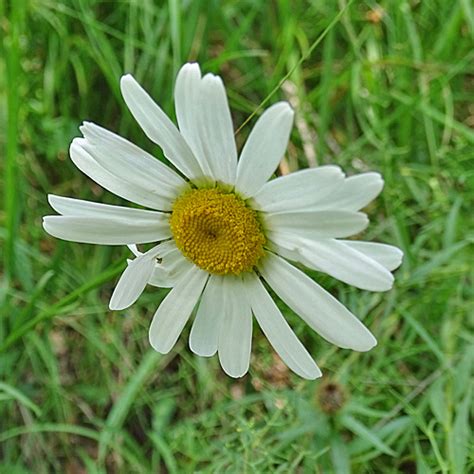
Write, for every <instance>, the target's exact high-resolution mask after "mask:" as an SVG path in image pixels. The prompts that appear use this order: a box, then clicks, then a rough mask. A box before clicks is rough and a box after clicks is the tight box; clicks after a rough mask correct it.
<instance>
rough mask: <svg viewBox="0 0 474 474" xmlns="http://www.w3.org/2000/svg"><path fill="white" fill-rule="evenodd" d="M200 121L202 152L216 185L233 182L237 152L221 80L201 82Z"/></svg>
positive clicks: (211, 77) (213, 78)
mask: <svg viewBox="0 0 474 474" xmlns="http://www.w3.org/2000/svg"><path fill="white" fill-rule="evenodd" d="M199 110H200V114H199V115H200V121H199V123H197V124H196V125H197V128H198V130H199V136H200V139H201V143H202V149H203V150H204V153H205V154H206V157H207V160H208V162H209V164H210V168H211V170H212V173H213V177H214V178H215V179H216V180H217V181H222V182H224V183H227V184H233V183H234V182H235V172H236V167H237V148H236V145H235V139H234V127H233V125H232V117H231V115H230V109H229V104H228V103H227V96H226V93H225V88H224V84H223V82H222V79H221V78H220V77H218V76H214V75H213V74H206V75H205V76H204V77H203V79H202V82H201V95H200V107H199Z"/></svg>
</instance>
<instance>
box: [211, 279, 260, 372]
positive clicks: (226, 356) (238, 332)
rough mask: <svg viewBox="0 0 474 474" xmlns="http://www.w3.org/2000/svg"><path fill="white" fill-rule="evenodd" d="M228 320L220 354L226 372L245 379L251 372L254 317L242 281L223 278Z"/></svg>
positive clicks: (225, 313) (219, 347)
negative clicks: (249, 371)
mask: <svg viewBox="0 0 474 474" xmlns="http://www.w3.org/2000/svg"><path fill="white" fill-rule="evenodd" d="M222 281H223V288H222V290H223V297H224V302H223V307H222V309H223V310H224V320H223V321H222V323H221V326H220V333H219V341H218V354H219V362H220V363H221V366H222V368H223V369H224V372H225V373H226V374H227V375H230V376H231V377H235V378H237V377H242V376H244V375H245V374H246V373H247V371H248V370H249V364H250V351H251V346H252V313H251V310H250V306H249V304H248V302H247V300H246V294H245V293H244V291H243V285H242V280H241V278H240V277H234V276H229V275H227V276H225V277H224V278H223V280H222Z"/></svg>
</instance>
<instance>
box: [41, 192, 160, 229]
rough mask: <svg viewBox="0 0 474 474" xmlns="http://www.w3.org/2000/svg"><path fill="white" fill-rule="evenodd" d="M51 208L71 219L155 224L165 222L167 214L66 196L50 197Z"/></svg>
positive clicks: (51, 195) (52, 195) (50, 195)
mask: <svg viewBox="0 0 474 474" xmlns="http://www.w3.org/2000/svg"><path fill="white" fill-rule="evenodd" d="M48 202H49V204H50V205H51V207H52V208H53V209H54V210H55V211H56V212H58V213H59V214H61V215H63V216H70V217H102V218H105V219H115V218H117V219H122V220H128V219H133V220H143V221H148V222H150V223H154V222H156V221H157V220H158V221H160V220H163V219H164V218H165V217H166V214H163V213H162V212H156V211H147V210H145V209H135V208H133V207H124V206H113V205H110V204H102V203H98V202H92V201H84V200H82V199H73V198H68V197H64V196H56V195H54V194H49V195H48Z"/></svg>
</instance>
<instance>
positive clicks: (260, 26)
mask: <svg viewBox="0 0 474 474" xmlns="http://www.w3.org/2000/svg"><path fill="white" fill-rule="evenodd" d="M7 3H8V2H7ZM344 5H345V1H344V0H341V1H340V2H323V1H319V0H315V1H311V2H309V1H308V2H306V1H302V0H301V1H292V2H287V1H285V0H279V1H275V2H266V1H263V0H253V1H241V2H232V1H223V2H216V1H210V2H205V1H201V0H197V1H184V0H183V1H182V2H179V1H177V0H176V1H175V0H169V2H161V1H152V0H144V1H140V2H139V1H135V0H126V1H121V2H99V1H96V0H59V1H55V0H54V1H53V0H15V1H11V2H9V3H8V4H5V3H3V2H2V3H0V17H1V18H0V31H1V35H2V46H1V48H2V49H1V53H2V54H1V57H0V143H1V145H2V149H4V151H5V152H4V153H2V160H1V161H0V171H1V173H0V188H1V190H2V196H3V199H2V202H3V210H2V211H1V213H0V254H1V257H2V260H1V261H2V262H3V267H2V274H3V276H2V280H1V285H0V315H1V317H0V471H1V472H8V473H26V472H37V473H47V472H79V469H81V468H82V469H85V470H86V471H87V472H91V473H96V472H97V473H103V472H124V473H125V472H127V473H128V472H140V473H142V472H170V473H178V472H232V473H233V472H337V473H347V472H360V473H366V472H374V473H379V472H384V473H391V472H393V473H395V472H402V473H405V472H415V471H416V472H420V473H434V472H442V473H448V472H449V473H459V474H462V473H465V472H466V473H467V472H472V470H473V469H474V464H473V459H472V457H471V458H470V454H472V444H470V443H472V441H471V440H470V434H471V430H470V426H469V418H470V415H471V414H472V406H471V400H472V394H473V377H472V371H473V359H474V352H473V350H472V347H473V337H472V334H473V333H472V325H473V324H472V323H473V313H474V311H473V309H474V308H473V306H472V301H473V296H474V295H473V290H472V261H473V255H472V241H473V233H472V227H471V228H470V227H469V225H470V224H472V222H470V220H469V219H470V218H471V217H472V207H473V193H474V191H473V189H474V187H473V186H472V184H473V181H474V179H473V169H474V166H473V165H474V160H473V158H474V153H473V150H474V146H473V145H474V131H473V125H474V109H473V108H472V102H473V98H474V96H473V92H474V89H473V84H472V75H473V73H474V66H473V65H474V50H473V47H472V46H473V40H474V8H473V6H472V4H471V3H470V2H469V1H467V0H449V1H448V0H433V1H426V2H417V1H408V0H382V1H381V2H380V3H379V4H378V5H376V4H375V3H374V2H371V1H369V0H366V1H365V0H364V1H354V2H353V3H352V4H350V5H349V6H348V8H347V10H346V11H345V12H344V13H343V14H340V12H341V9H342V8H344ZM338 14H340V16H339V17H337V15H338ZM302 58H303V59H304V60H303V61H301V59H302ZM186 60H199V62H200V63H201V65H202V67H203V69H204V70H205V71H212V72H217V73H219V74H221V75H222V76H223V78H224V80H225V83H226V86H227V88H228V94H229V99H230V103H231V107H232V109H233V112H234V123H235V124H236V126H237V127H238V126H239V125H240V124H242V123H244V122H245V120H246V119H247V118H248V117H249V116H250V115H251V114H253V113H254V112H255V111H256V110H257V109H258V107H259V106H260V105H261V103H262V101H263V100H264V99H265V98H268V102H269V103H271V102H273V101H276V100H277V99H281V98H287V99H289V100H290V101H291V102H292V103H293V104H295V106H296V110H297V121H296V127H295V129H294V131H293V133H292V144H291V145H290V148H289V151H288V154H287V161H286V165H287V166H288V167H289V168H290V169H297V168H301V167H306V166H308V165H310V166H313V165H315V164H316V163H318V164H328V163H337V164H339V165H341V166H342V167H343V168H344V169H345V170H346V171H347V172H348V173H355V172H361V171H365V170H378V171H380V172H381V173H382V174H383V175H384V178H385V181H386V185H385V190H384V192H383V194H382V196H381V197H380V198H379V199H378V200H377V201H376V202H375V204H373V205H371V207H370V209H369V211H370V212H369V213H370V217H371V219H372V221H373V224H372V225H371V227H370V229H369V231H368V232H367V235H366V237H367V239H373V240H378V241H383V242H388V243H393V244H395V245H398V246H400V247H401V248H402V249H403V251H404V252H405V260H404V264H403V266H402V267H401V269H400V270H398V271H397V274H396V285H395V288H394V289H393V290H392V291H391V292H389V293H385V294H371V293H369V292H363V291H358V290H355V289H353V288H348V287H347V286H345V285H342V284H339V283H337V282H335V281H333V280H331V279H329V278H326V277H324V276H322V275H319V274H317V273H314V275H312V276H314V277H316V278H317V279H318V281H320V282H322V284H323V285H324V286H325V287H326V288H328V289H330V290H331V291H332V292H334V293H335V294H336V295H337V296H338V297H339V298H340V299H341V301H343V302H344V303H345V304H346V305H347V306H348V307H349V308H350V309H351V310H352V311H353V312H354V313H355V314H357V315H358V316H359V317H360V318H361V319H363V320H364V322H365V323H366V324H367V325H368V326H369V327H370V328H371V329H372V330H373V332H374V333H375V335H376V336H377V339H378V340H379V345H378V346H377V347H376V348H375V349H374V350H372V351H371V352H369V353H367V354H360V353H355V352H349V351H345V350H338V349H336V348H334V347H332V346H330V345H329V344H326V343H325V342H324V341H323V340H322V339H321V338H320V337H319V336H317V335H316V334H314V333H313V332H312V331H310V330H309V329H308V328H307V327H305V325H304V324H303V323H302V321H300V320H299V319H298V318H297V317H296V316H295V315H294V314H292V313H291V312H290V311H289V310H287V309H286V308H285V312H286V315H287V316H288V319H289V321H290V323H291V325H292V326H293V327H294V328H295V330H296V332H297V333H298V335H299V336H300V337H301V338H302V339H303V341H304V343H305V344H306V346H307V347H308V348H309V349H310V352H311V353H312V354H313V355H314V357H315V358H316V359H317V361H318V362H319V364H320V366H321V368H322V370H323V372H324V374H325V376H324V377H323V379H321V380H318V381H315V382H306V381H303V380H300V379H298V378H297V377H296V376H293V375H291V374H289V373H288V372H287V371H286V370H285V369H284V368H283V367H281V364H280V363H279V361H278V360H276V359H275V358H274V357H273V355H272V351H271V349H270V347H269V345H268V343H267V342H266V341H265V339H264V338H263V336H262V334H261V333H260V332H258V331H256V333H255V336H254V345H253V360H252V366H251V370H250V374H249V375H247V376H246V377H245V378H244V379H243V380H241V381H234V380H232V379H229V378H228V377H226V376H225V375H224V374H223V372H222V371H221V370H220V368H219V366H218V363H217V361H216V360H215V358H213V359H201V358H197V357H195V356H194V355H192V353H191V352H190V351H189V350H188V348H187V347H186V346H187V344H186V342H185V341H186V337H187V334H188V332H189V329H187V330H186V331H185V334H184V335H183V337H182V338H181V339H180V341H181V342H180V343H179V344H178V346H177V347H176V348H175V350H173V351H172V353H171V354H169V355H168V356H160V355H158V354H155V353H154V352H153V351H151V349H150V348H149V347H148V337H147V331H148V325H149V322H150V318H151V316H152V314H153V312H154V310H155V308H156V307H157V306H158V304H159V302H160V300H161V299H162V298H163V296H164V294H165V292H164V291H162V290H156V289H155V290H153V289H152V288H149V290H147V292H146V293H145V294H144V295H143V296H142V297H141V298H140V300H139V302H138V303H137V304H136V305H135V306H134V307H133V308H131V309H129V310H126V311H123V312H121V313H111V312H110V311H108V309H107V302H108V298H109V296H110V292H111V289H112V287H113V281H114V279H115V278H116V275H118V273H119V272H120V270H121V268H123V266H124V258H125V256H126V255H127V254H126V252H125V249H115V248H106V247H98V246H97V247H95V246H91V245H79V244H72V243H68V242H61V241H58V240H55V239H52V238H50V237H48V236H47V235H45V233H44V232H43V230H42V228H41V217H42V216H43V215H45V214H48V213H50V212H51V211H50V209H49V208H48V205H47V202H46V195H47V193H48V192H54V193H56V194H63V195H69V196H75V197H80V198H85V199H93V200H97V201H102V202H112V203H117V202H119V201H118V199H117V198H115V197H114V196H111V195H110V194H109V193H107V192H104V191H103V190H102V189H100V188H99V187H98V186H97V185H95V184H94V183H92V182H91V181H90V180H88V179H87V178H86V177H84V176H83V175H81V173H80V172H79V171H78V170H77V169H75V167H74V166H73V164H72V163H71V161H70V160H69V159H68V157H67V154H68V145H69V143H70V141H71V139H72V138H73V137H74V136H77V135H78V130H77V128H78V126H79V124H80V123H81V121H82V120H92V121H95V122H97V123H99V124H101V125H103V126H105V127H108V128H110V129H112V130H114V131H117V132H119V133H121V134H123V135H124V136H126V137H128V138H129V139H131V140H133V141H134V142H135V143H137V144H138V145H140V146H142V147H143V148H145V149H147V150H148V151H150V152H152V153H154V154H155V155H156V156H157V157H159V158H162V155H161V152H160V151H159V150H158V149H157V148H156V147H155V148H154V147H153V145H152V144H151V143H150V142H148V141H147V140H146V138H145V137H144V134H143V133H142V132H141V131H140V129H139V127H138V126H137V124H136V123H134V121H133V119H132V117H131V115H130V113H129V112H128V111H127V110H126V108H125V106H124V103H123V100H122V99H121V97H120V91H119V87H118V84H119V78H120V76H121V75H122V74H123V73H125V72H133V73H134V74H135V75H136V77H137V78H138V79H139V80H140V81H141V82H142V83H143V85H144V86H145V87H146V88H147V89H148V90H149V91H150V93H151V94H152V95H153V96H154V97H155V98H156V100H157V101H159V103H160V104H161V105H162V106H163V108H164V109H165V110H166V111H167V112H168V113H170V114H173V110H172V90H173V82H174V77H175V74H176V72H177V69H178V68H179V67H180V65H181V64H182V63H183V62H185V61H186ZM285 77H286V80H285V81H284V82H283V83H282V79H283V78H285ZM277 86H278V87H277ZM272 91H274V93H273V94H272V95H271V96H269V94H270V93H271V92H272ZM251 122H253V119H252V120H251ZM249 128H250V125H246V126H245V127H243V128H242V130H240V131H239V133H238V134H237V141H238V143H239V144H241V143H242V142H243V140H244V138H245V136H246V135H247V134H248V132H249ZM316 310H317V308H315V311H316ZM329 382H330V384H329ZM328 384H329V385H328ZM331 384H332V385H331Z"/></svg>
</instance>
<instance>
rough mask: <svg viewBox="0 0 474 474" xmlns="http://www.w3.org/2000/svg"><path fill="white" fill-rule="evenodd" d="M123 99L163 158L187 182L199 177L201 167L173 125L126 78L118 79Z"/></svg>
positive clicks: (128, 78)
mask: <svg viewBox="0 0 474 474" xmlns="http://www.w3.org/2000/svg"><path fill="white" fill-rule="evenodd" d="M120 87H121V90H122V95H123V98H124V99H125V102H126V104H127V106H128V108H129V109H130V112H131V113H132V115H133V116H134V117H135V119H136V121H137V122H138V123H139V124H140V126H141V127H142V129H143V131H144V132H145V134H146V135H147V137H148V138H149V139H150V140H152V141H154V142H155V143H156V144H157V145H159V146H160V147H161V148H162V150H163V153H164V155H165V156H166V158H168V160H170V161H171V163H173V165H174V166H176V168H178V169H179V170H180V171H181V172H182V173H183V174H185V175H186V176H187V177H188V178H190V179H191V180H192V179H193V178H196V177H199V176H201V175H202V170H201V167H200V166H199V163H198V161H197V160H196V158H195V157H194V155H193V153H192V151H191V150H190V148H189V146H188V144H187V143H186V140H184V138H183V137H182V136H181V134H180V133H179V131H178V129H177V128H176V126H175V125H174V124H173V122H172V121H171V120H170V119H169V118H168V117H167V115H166V114H165V113H164V112H163V111H162V110H161V108H160V107H159V106H158V105H157V104H156V103H155V101H154V100H153V99H152V98H151V97H150V96H149V95H148V93H147V92H146V91H145V90H144V89H143V88H142V87H141V86H140V84H138V82H137V81H136V80H135V79H134V78H133V77H132V76H131V75H130V74H127V75H126V76H123V77H122V79H121V80H120Z"/></svg>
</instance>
